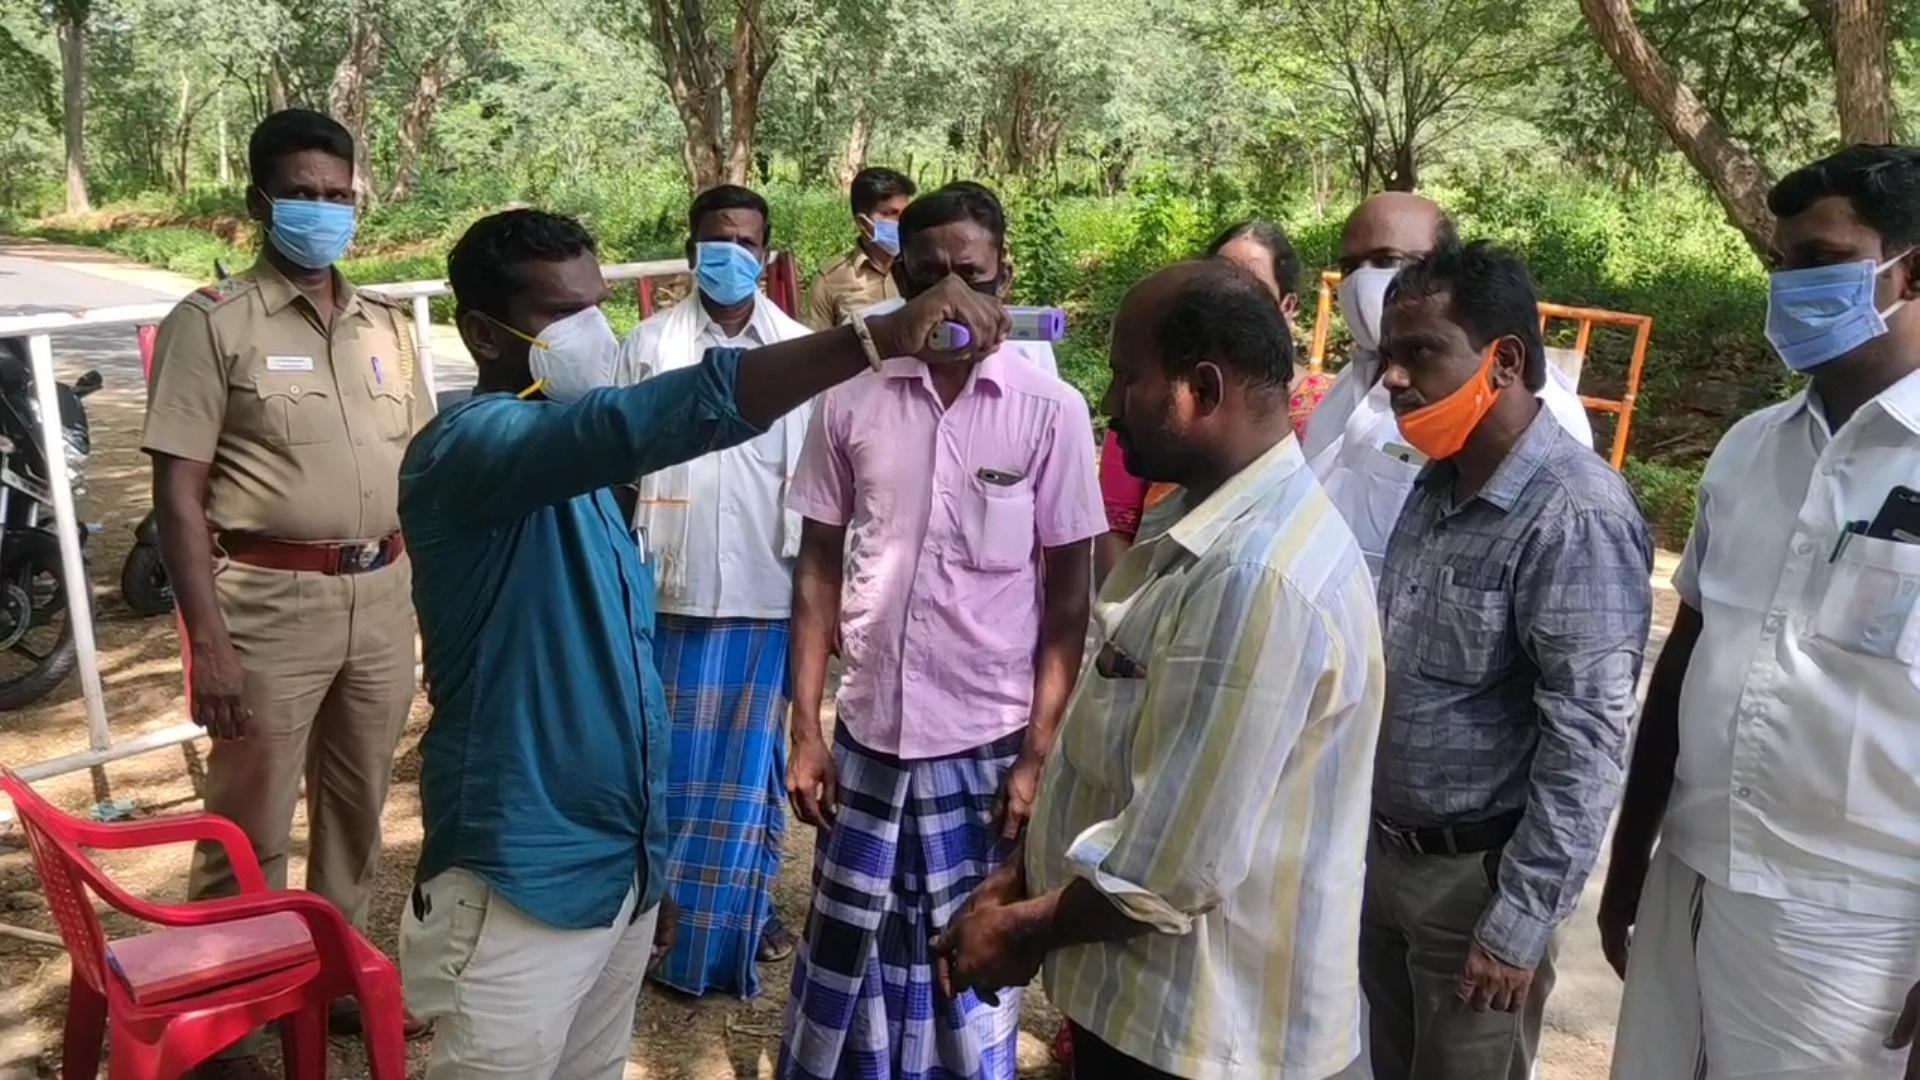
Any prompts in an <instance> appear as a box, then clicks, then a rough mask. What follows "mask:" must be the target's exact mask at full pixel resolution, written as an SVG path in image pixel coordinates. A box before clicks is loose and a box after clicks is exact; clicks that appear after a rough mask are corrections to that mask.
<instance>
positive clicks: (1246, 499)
mask: <svg viewBox="0 0 1920 1080" xmlns="http://www.w3.org/2000/svg"><path fill="white" fill-rule="evenodd" d="M1305 464H1306V459H1305V458H1303V457H1301V456H1300V444H1299V442H1297V441H1296V440H1295V439H1294V438H1293V436H1291V435H1288V436H1286V437H1285V438H1282V439H1281V440H1280V441H1279V442H1276V443H1274V444H1273V445H1272V446H1271V447H1269V448H1268V449H1267V452H1266V453H1264V454H1261V455H1260V456H1259V457H1257V458H1255V459H1253V462H1252V464H1249V465H1247V466H1246V467H1245V468H1243V469H1241V470H1240V471H1239V472H1237V473H1234V474H1233V476H1232V477H1231V478H1229V479H1228V480H1227V482H1226V483H1224V484H1222V485H1220V487H1219V488H1217V489H1216V490H1215V491H1214V492H1213V494H1211V495H1208V496H1207V497H1206V498H1204V499H1202V500H1200V504H1199V505H1198V506H1195V507H1194V508H1193V509H1191V510H1189V511H1187V512H1186V513H1185V514H1183V515H1181V517H1180V520H1178V521H1176V522H1174V523H1173V524H1172V525H1171V526H1169V527H1168V528H1167V531H1166V538H1167V539H1168V540H1170V541H1172V542H1173V543H1174V544H1177V545H1178V546H1179V547H1180V548H1181V549H1183V550H1185V551H1188V552H1191V553H1192V555H1193V557H1194V558H1196V559H1197V558H1199V557H1201V556H1202V555H1205V554H1206V553H1207V549H1208V548H1210V547H1212V546H1213V544H1214V542H1215V541H1216V540H1219V539H1220V536H1221V534H1223V533H1225V532H1226V531H1227V529H1228V528H1229V527H1231V526H1232V525H1233V523H1234V522H1236V521H1238V520H1239V519H1240V518H1242V517H1244V516H1245V515H1246V513H1247V511H1249V510H1251V509H1253V507H1254V505H1255V504H1257V503H1258V502H1259V501H1260V499H1261V497H1262V496H1264V495H1266V494H1267V492H1269V491H1272V490H1273V489H1274V488H1276V487H1278V486H1280V485H1281V484H1284V483H1286V482H1287V479H1288V478H1289V477H1291V476H1292V475H1293V474H1294V473H1295V472H1297V471H1299V469H1300V467H1301V466H1302V465H1305ZM1183 497H1184V496H1183ZM1155 561H1156V562H1157V561H1158V559H1156V560H1155Z"/></svg>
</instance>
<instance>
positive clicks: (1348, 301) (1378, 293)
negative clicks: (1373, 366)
mask: <svg viewBox="0 0 1920 1080" xmlns="http://www.w3.org/2000/svg"><path fill="white" fill-rule="evenodd" d="M1399 275H1400V269H1399V268H1398V267H1394V266H1362V267H1360V268H1359V269H1358V270H1355V271H1354V272H1353V273H1351V274H1348V275H1346V276H1345V277H1343V278H1341V279H1340V317H1341V318H1343V319H1345V320H1346V321H1347V330H1348V331H1349V332H1350V333H1352V334H1353V343H1354V345H1356V346H1358V347H1359V349H1360V351H1361V352H1367V353H1371V352H1376V351H1378V350H1379V348H1380V316H1381V313H1382V312H1383V311H1385V310H1386V306H1387V286H1389V285H1391V284H1393V279H1394V278H1396V277H1398V276H1399Z"/></svg>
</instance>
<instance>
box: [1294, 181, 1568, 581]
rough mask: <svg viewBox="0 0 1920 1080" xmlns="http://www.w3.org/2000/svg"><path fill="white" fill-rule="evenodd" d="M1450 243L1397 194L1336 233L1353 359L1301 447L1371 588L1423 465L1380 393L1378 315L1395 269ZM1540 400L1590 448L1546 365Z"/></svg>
mask: <svg viewBox="0 0 1920 1080" xmlns="http://www.w3.org/2000/svg"><path fill="white" fill-rule="evenodd" d="M1458 241H1459V236H1458V235H1457V234H1456V233H1455V231H1454V227H1453V222H1452V221H1450V220H1448V218H1447V215H1446V213H1445V212H1444V211H1442V210H1441V209H1440V207H1439V205H1438V204H1437V203H1435V202H1434V201H1433V200H1432V199H1429V198H1426V197H1424V196H1421V195H1412V194H1408V193H1406V192H1399V191H1383V192H1381V193H1380V194H1378V195H1374V196H1372V197H1371V198H1368V199H1367V200H1366V201H1364V202H1362V203H1361V204H1360V205H1359V207H1357V208H1356V209H1355V210H1354V211H1353V213H1352V214H1351V215H1349V216H1348V217H1347V223H1346V226H1345V227H1344V228H1343V229H1342V230H1341V233H1340V273H1341V282H1340V315H1341V318H1343V319H1345V320H1346V323H1347V329H1348V331H1349V332H1351V333H1352V334H1353V355H1352V356H1351V357H1350V358H1349V359H1348V361H1347V366H1346V367H1344V368H1342V369H1341V370H1340V374H1339V376H1338V377H1337V378H1335V379H1334V381H1333V387H1332V389H1330V390H1328V391H1327V396H1326V399H1325V400H1323V401H1322V402H1320V404H1319V406H1318V407H1317V408H1315V409H1314V412H1313V416H1312V418H1311V419H1309V420H1308V421H1307V435H1306V439H1305V441H1304V445H1303V446H1302V449H1303V450H1304V451H1305V452H1306V455H1307V463H1308V464H1309V465H1311V466H1312V468H1313V472H1314V475H1316V476H1318V477H1319V478H1320V482H1321V484H1323V485H1325V487H1326V489H1327V495H1328V497H1329V498H1331V499H1332V500H1333V505H1334V506H1336V507H1338V508H1339V510H1340V513H1341V515H1342V516H1343V517H1345V518H1346V519H1347V525H1348V527H1349V528H1351V529H1352V530H1353V535H1354V539H1356V540H1358V541H1360V551H1361V552H1362V554H1364V555H1365V556H1366V557H1367V568H1368V569H1369V570H1371V571H1372V572H1373V575H1374V578H1375V580H1378V579H1379V576H1380V566H1381V562H1382V560H1383V559H1385V558H1386V554H1387V538H1388V537H1390V536H1392V535H1393V526H1394V523H1395V522H1397V521H1398V520H1399V519H1400V508H1401V507H1402V506H1404V505H1406V501H1407V496H1408V494H1410V493H1411V492H1412V491H1413V483H1414V480H1415V479H1417V478H1418V477H1419V475H1420V470H1421V469H1422V468H1424V467H1425V466H1426V463H1427V460H1426V458H1425V457H1424V456H1423V455H1422V454H1421V453H1420V452H1419V451H1418V450H1415V449H1414V448H1413V447H1412V446H1410V445H1408V444H1407V442H1406V440H1405V439H1402V438H1401V437H1400V427H1399V424H1398V422H1396V421H1395V420H1394V417H1393V407H1392V406H1391V405H1390V404H1389V403H1388V400H1387V391H1386V388H1385V387H1383V386H1381V385H1380V370H1381V365H1380V358H1379V353H1378V350H1379V346H1380V312H1381V308H1382V305H1383V304H1384V302H1385V299H1386V295H1387V286H1388V285H1389V284H1391V283H1392V282H1393V278H1394V275H1396V274H1398V273H1399V272H1400V268H1401V267H1403V266H1405V265H1407V264H1408V263H1410V262H1412V261H1413V260H1415V259H1417V258H1419V257H1421V256H1422V255H1426V254H1428V253H1430V252H1432V251H1434V250H1435V249H1437V248H1440V247H1444V246H1448V245H1451V244H1454V243H1457V242H1458ZM1540 402H1541V404H1543V405H1545V406H1546V407H1547V411H1548V413H1550V414H1551V415H1552V416H1553V418H1554V419H1555V420H1558V421H1559V422H1560V426H1561V427H1563V428H1565V429H1566V431H1567V433H1568V434H1569V435H1572V436H1573V437H1574V438H1576V439H1578V440H1580V441H1581V442H1582V443H1584V444H1586V445H1587V446H1592V445H1593V427H1592V425H1591V424H1590V423H1589V422H1588V420H1587V412H1586V408H1585V407H1584V406H1582V405H1581V404H1580V398H1579V395H1577V394H1575V393H1574V392H1573V388H1572V387H1570V386H1568V385H1567V384H1566V382H1565V376H1563V375H1561V374H1560V373H1559V372H1558V371H1557V370H1556V369H1555V368H1554V367H1553V366H1552V365H1548V368H1547V380H1546V384H1545V385H1544V386H1542V387H1541V389H1540Z"/></svg>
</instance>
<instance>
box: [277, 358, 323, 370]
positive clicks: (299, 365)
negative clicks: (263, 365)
mask: <svg viewBox="0 0 1920 1080" xmlns="http://www.w3.org/2000/svg"><path fill="white" fill-rule="evenodd" d="M267 370H268V371H312V370H313V357H311V356H269V357H267Z"/></svg>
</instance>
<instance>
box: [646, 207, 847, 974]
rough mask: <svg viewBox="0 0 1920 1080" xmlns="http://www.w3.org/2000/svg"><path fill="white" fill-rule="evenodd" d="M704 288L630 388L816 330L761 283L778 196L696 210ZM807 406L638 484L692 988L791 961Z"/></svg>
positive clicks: (650, 332) (696, 257) (678, 965)
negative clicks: (790, 488) (711, 353)
mask: <svg viewBox="0 0 1920 1080" xmlns="http://www.w3.org/2000/svg"><path fill="white" fill-rule="evenodd" d="M687 216H688V226H689V230H690V231H689V234H688V240H687V256H688V261H689V262H690V263H691V264H692V265H693V267H694V282H695V284H696V286H697V289H696V291H695V293H694V295H693V296H690V297H688V298H687V299H686V300H684V301H681V302H680V303H678V304H676V305H674V306H673V307H670V308H668V309H666V310H665V311H661V312H658V313H656V314H655V315H654V316H653V317H652V318H649V319H647V320H646V321H645V322H642V323H641V324H640V325H639V326H638V327H636V328H634V331H633V333H632V334H630V335H628V337H627V340H626V342H625V343H624V344H623V345H622V347H621V356H620V362H619V366H618V369H617V372H616V375H615V382H616V384H617V385H623V386H624V385H628V384H631V383H635V382H639V381H640V380H641V379H644V378H647V377H649V376H652V375H658V374H660V373H662V372H666V371H672V370H675V369H677V368H683V367H691V366H693V365H695V364H698V363H699V362H700V359H701V357H702V356H704V355H706V351H707V350H708V349H710V348H715V347H719V348H743V349H751V348H756V347H759V346H762V345H771V344H774V343H775V342H779V341H787V340H790V339H792V338H797V337H805V336H806V335H807V334H808V333H809V332H810V331H809V330H808V329H807V328H806V327H805V326H802V325H801V324H800V323H798V322H796V321H794V320H793V319H791V318H788V317H787V316H786V315H785V314H783V313H782V312H781V311H780V309H779V308H777V307H775V306H774V304H773V301H771V300H769V299H767V297H766V296H765V295H764V294H763V293H762V292H761V291H760V288H759V277H760V271H761V268H762V267H763V266H764V264H765V261H766V254H767V245H768V243H769V242H770V240H771V238H772V226H771V224H770V223H769V219H768V216H767V204H766V201H765V200H764V199H762V198H761V197H760V196H759V195H757V194H755V193H754V192H752V191H749V190H747V189H746V188H742V187H736V186H733V185H723V186H721V187H716V188H712V189H709V190H708V191H706V192H703V193H702V194H701V195H700V196H699V197H698V198H696V199H694V201H693V205H692V207H691V208H690V209H689V211H688V215H687ZM807 414H808V410H807V409H804V408H802V409H795V410H794V411H792V412H790V413H788V414H787V415H786V416H784V417H782V418H781V419H780V420H778V421H776V422H775V423H774V424H772V425H771V426H769V427H768V428H767V430H766V431H765V432H764V433H763V434H761V435H759V436H757V437H755V438H753V439H750V440H748V441H747V442H745V443H742V444H741V445H739V446H736V447H734V448H733V449H730V450H723V451H721V452H719V453H716V454H708V455H706V456H705V457H700V458H695V459H694V460H692V461H690V462H687V463H686V464H684V465H678V466H675V467H673V468H671V469H666V470H663V471H661V472H657V473H651V474H649V475H647V476H646V477H644V478H643V479H642V480H641V481H640V496H639V505H638V507H637V512H636V514H635V523H636V525H637V526H638V529H639V533H640V543H641V544H642V546H643V549H644V552H643V553H644V557H645V558H646V559H647V560H648V561H650V562H651V563H652V564H653V572H654V577H655V579H656V581H657V582H658V589H659V600H658V605H659V612H660V617H659V629H658V632H657V633H656V634H655V635H654V639H653V640H654V660H655V662H656V663H657V664H658V665H659V668H660V678H661V680H662V682H663V683H664V684H665V686H666V694H667V711H668V712H669V713H670V714H671V715H672V717H673V756H672V759H671V762H672V764H671V766H670V770H671V771H670V773H669V780H668V784H667V793H668V809H667V814H668V819H669V821H670V828H671V829H672V839H671V842H670V846H669V848H668V853H667V879H668V882H669V888H671V889H672V891H673V896H674V899H675V900H676V901H677V902H678V903H679V905H680V912H681V916H680V918H681V921H680V937H679V940H678V941H677V942H676V944H675V946H674V949H673V951H672V952H671V953H669V954H668V956H667V958H666V959H665V960H664V961H663V962H662V963H661V965H660V967H659V968H658V970H656V971H655V972H654V977H655V978H657V979H659V980H660V981H661V982H664V983H666V984H667V985H669V986H672V987H674V988H675V989H678V990H681V991H684V992H686V993H689V994H704V993H706V992H707V991H709V990H718V991H721V992H724V993H729V994H735V995H738V996H741V997H750V996H752V995H754V994H756V993H758V992H759V978H758V975H757V973H756V970H755V966H754V965H755V962H756V960H759V961H766V962H772V961H777V960H781V959H785V957H786V956H788V955H790V954H791V953H792V952H793V947H794V945H793V935H792V934H791V933H790V932H789V931H787V930H786V929H785V928H784V927H783V926H781V924H780V922H779V920H778V919H777V918H776V917H775V916H774V913H773V893H772V890H773V882H774V879H775V878H776V877H778V876H779V872H780V844H781V838H782V836H784V835H785V832H786V815H785V811H784V810H783V809H782V807H783V804H784V802H785V798H786V775H787V763H786V755H785V748H786V742H785V739H784V730H785V720H786V713H787V652H788V640H787V625H788V616H789V614H790V612H791V606H792V597H793V579H792V574H793V557H794V554H795V553H796V552H797V551H798V550H799V545H800V523H799V520H798V518H797V517H796V516H795V515H793V514H791V513H789V512H787V511H786V509H785V506H786V495H787V485H788V483H789V482H790V481H791V479H792V477H793V471H794V467H795V465H797V464H798V462H799V459H800V448H801V446H802V445H803V444H804V442H805V436H806V425H807Z"/></svg>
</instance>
